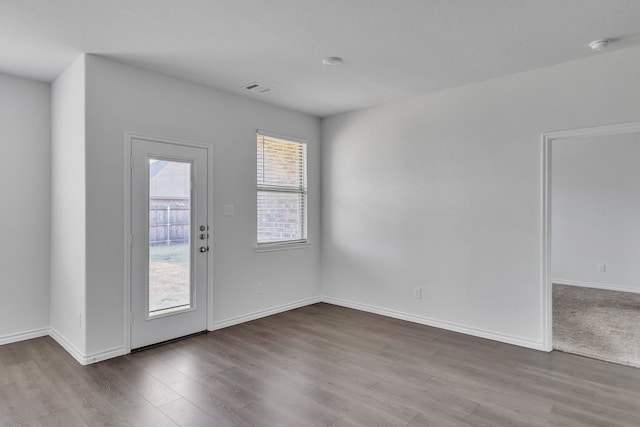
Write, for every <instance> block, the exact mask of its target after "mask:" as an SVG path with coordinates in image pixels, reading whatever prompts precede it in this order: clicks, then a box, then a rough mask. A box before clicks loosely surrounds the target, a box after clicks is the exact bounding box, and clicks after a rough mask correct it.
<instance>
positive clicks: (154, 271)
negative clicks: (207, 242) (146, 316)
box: [149, 243, 191, 312]
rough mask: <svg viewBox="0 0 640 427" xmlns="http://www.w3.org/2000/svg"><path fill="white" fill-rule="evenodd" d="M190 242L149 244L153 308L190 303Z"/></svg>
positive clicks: (150, 304)
mask: <svg viewBox="0 0 640 427" xmlns="http://www.w3.org/2000/svg"><path fill="white" fill-rule="evenodd" d="M189 251H190V246H189V244H188V243H180V244H174V245H158V246H150V247H149V311H150V312H153V311H157V310H163V309H167V308H172V307H179V306H183V305H189V303H190V277H189V276H190V271H189V267H190V255H191V254H190V252H189Z"/></svg>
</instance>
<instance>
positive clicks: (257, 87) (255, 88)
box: [242, 82, 273, 93]
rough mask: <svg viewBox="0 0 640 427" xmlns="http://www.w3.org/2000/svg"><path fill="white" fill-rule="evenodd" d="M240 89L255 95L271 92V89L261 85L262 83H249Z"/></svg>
mask: <svg viewBox="0 0 640 427" xmlns="http://www.w3.org/2000/svg"><path fill="white" fill-rule="evenodd" d="M242 87H243V88H244V89H246V90H248V91H251V92H256V93H267V92H269V91H272V90H273V88H272V87H269V86H267V85H263V84H262V83H257V82H253V83H249V84H248V85H244V86H242Z"/></svg>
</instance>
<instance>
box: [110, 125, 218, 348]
mask: <svg viewBox="0 0 640 427" xmlns="http://www.w3.org/2000/svg"><path fill="white" fill-rule="evenodd" d="M134 139H141V140H145V141H151V142H160V143H165V144H173V145H181V146H185V147H192V148H202V149H204V150H206V151H207V223H208V224H209V234H210V240H209V246H210V247H211V249H210V251H209V256H208V257H207V258H208V264H207V286H206V289H207V295H206V297H205V302H206V307H205V311H206V313H207V330H213V267H214V262H213V257H214V254H215V251H214V250H213V249H214V245H215V229H214V227H213V224H214V222H213V221H214V215H213V212H214V211H213V207H214V205H213V160H214V157H213V145H210V144H204V143H201V142H194V141H186V140H181V139H176V138H166V137H162V136H156V135H151V134H147V133H141V132H131V131H125V133H124V158H123V161H124V162H123V164H124V250H123V253H124V301H123V307H124V335H123V336H124V354H129V353H131V320H132V307H131V272H132V271H131V233H132V230H131V220H132V218H131V214H132V209H131V184H132V182H131V172H132V171H131V169H132V155H131V149H132V144H133V140H134Z"/></svg>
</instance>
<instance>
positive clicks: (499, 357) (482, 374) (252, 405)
mask: <svg viewBox="0 0 640 427" xmlns="http://www.w3.org/2000/svg"><path fill="white" fill-rule="evenodd" d="M176 424H178V425H181V426H189V427H191V426H236V425H239V426H244V425H252V426H277V427H283V426H367V427H371V426H404V425H408V426H549V425H554V426H588V425H595V426H638V425H640V369H637V368H631V367H627V366H620V365H615V364H611V363H606V362H601V361H597V360H592V359H587V358H583V357H580V356H575V355H570V354H565V353H560V352H552V353H543V352H538V351H535V350H527V349H523V348H519V347H515V346H511V345H507V344H501V343H497V342H494V341H489V340H484V339H480V338H475V337H470V336H466V335H462V334H456V333H453V332H448V331H444V330H440V329H435V328H430V327H426V326H421V325H417V324H413V323H408V322H403V321H400V320H395V319H389V318H385V317H381V316H377V315H373V314H369V313H363V312H358V311H355V310H350V309H346V308H341V307H336V306H332V305H328V304H316V305H312V306H308V307H304V308H301V309H297V310H293V311H289V312H286V313H282V314H278V315H275V316H271V317H267V318H264V319H260V320H256V321H253V322H249V323H245V324H242V325H238V326H234V327H230V328H227V329H223V330H220V331H216V332H210V333H208V334H204V335H199V336H195V337H191V338H188V339H185V340H182V341H179V342H175V343H171V344H167V345H164V346H160V347H156V348H153V349H150V350H146V351H142V352H139V353H134V354H131V355H128V356H124V357H119V358H116V359H112V360H108V361H105V362H101V363H97V364H94V365H90V366H80V365H79V364H78V363H77V362H76V361H75V360H74V359H72V358H71V357H70V356H69V355H68V354H66V353H65V351H64V350H63V349H62V348H61V347H59V346H58V345H57V344H56V343H55V342H54V341H53V340H52V339H51V338H48V337H45V338H38V339H34V340H29V341H24V342H20V343H15V344H9V345H5V346H0V425H2V426H5V425H10V426H14V425H32V426H40V425H41V426H65V427H70V426H76V425H79V426H80V425H81V426H84V425H89V426H98V425H113V426H129V425H136V426H154V427H158V426H165V425H170V426H175V425H176Z"/></svg>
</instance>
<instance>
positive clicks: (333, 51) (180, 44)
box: [0, 0, 640, 117]
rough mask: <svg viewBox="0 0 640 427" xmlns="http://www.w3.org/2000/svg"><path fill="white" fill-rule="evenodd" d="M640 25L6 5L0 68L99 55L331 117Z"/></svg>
mask: <svg viewBox="0 0 640 427" xmlns="http://www.w3.org/2000/svg"><path fill="white" fill-rule="evenodd" d="M639 32H640V1H637V0H628V1H624V0H606V1H603V0H535V1H533V0H225V1H223V0H0V71H1V72H5V73H9V74H15V75H19V76H24V77H29V78H35V79H39V80H46V81H51V80H53V79H55V78H56V77H57V76H58V75H59V74H60V72H62V71H63V70H64V69H65V68H66V67H67V66H68V65H69V64H70V63H71V62H72V61H73V60H74V59H75V58H77V57H78V55H79V54H80V53H82V52H88V53H94V54H99V55H103V56H106V57H109V58H113V59H116V60H118V61H122V62H126V63H130V64H133V65H136V66H139V67H143V68H148V69H152V70H155V71H158V72H161V73H164V74H168V75H172V76H176V77H180V78H182V79H186V80H190V81H193V82H197V83H201V84H204V85H207V86H211V87H215V88H218V89H221V90H224V91H228V92H232V93H236V94H239V95H243V96H247V97H251V98H255V99H260V100H263V101H265V102H269V103H272V104H276V105H280V106H284V107H288V108H292V109H295V110H299V111H303V112H307V113H311V114H314V115H317V116H321V117H322V116H327V115H331V114H335V113H339V112H343V111H348V110H352V109H356V108H361V107H367V106H371V105H375V104H378V103H381V102H385V101H389V100H392V99H397V98H400V97H404V96H408V95H415V94H424V93H429V92H434V91H439V90H443V89H447V88H451V87H455V86H461V85H464V84H469V83H472V82H477V81H481V80H487V79H491V78H495V77H500V76H503V75H507V74H511V73H515V72H520V71H525V70H530V69H534V68H539V67H544V66H548V65H552V64H557V63H560V62H565V61H570V60H574V59H578V58H583V57H587V56H590V55H595V54H598V53H595V52H593V51H591V50H590V49H589V48H588V47H587V43H588V42H590V41H591V40H594V39H597V38H602V37H614V38H618V39H620V40H619V41H618V42H617V43H614V44H613V45H612V47H611V49H612V50H615V49H620V48H624V47H628V46H633V45H637V44H640V38H639V35H638V34H639ZM604 54H606V53H604ZM326 56H341V57H343V58H344V59H345V62H344V64H343V65H342V66H339V67H326V66H324V65H322V63H321V59H322V58H323V57H326ZM254 81H257V82H260V83H263V84H265V85H267V86H271V87H273V88H274V90H273V91H271V92H268V93H266V94H253V93H248V92H247V91H245V90H244V89H242V86H243V85H245V84H247V83H251V82H254Z"/></svg>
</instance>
